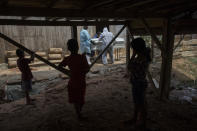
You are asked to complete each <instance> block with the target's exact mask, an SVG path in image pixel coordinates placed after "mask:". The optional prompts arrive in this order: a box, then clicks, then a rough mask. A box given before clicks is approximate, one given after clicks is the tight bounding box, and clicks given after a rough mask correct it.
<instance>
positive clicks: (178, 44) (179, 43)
mask: <svg viewBox="0 0 197 131" xmlns="http://www.w3.org/2000/svg"><path fill="white" fill-rule="evenodd" d="M184 37H185V35H183V36H181V38H180V40H179V42H178V43H177V45H176V46H175V47H174V49H173V51H175V50H176V48H177V47H179V46H180V45H181V42H182V41H183V39H184Z"/></svg>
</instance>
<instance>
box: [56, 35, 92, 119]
mask: <svg viewBox="0 0 197 131" xmlns="http://www.w3.org/2000/svg"><path fill="white" fill-rule="evenodd" d="M67 46H68V50H69V51H70V52H71V55H70V56H68V57H65V58H64V60H63V61H62V62H61V63H60V64H59V66H60V67H62V66H68V67H69V69H70V72H71V76H70V80H69V82H68V97H69V103H73V104H74V107H75V110H76V113H77V116H78V118H79V119H80V118H81V111H82V107H83V105H84V103H85V90H86V80H85V77H86V73H88V71H89V65H88V62H87V60H86V56H85V55H84V54H83V55H80V54H78V50H79V47H78V42H77V40H75V39H70V40H68V42H67Z"/></svg>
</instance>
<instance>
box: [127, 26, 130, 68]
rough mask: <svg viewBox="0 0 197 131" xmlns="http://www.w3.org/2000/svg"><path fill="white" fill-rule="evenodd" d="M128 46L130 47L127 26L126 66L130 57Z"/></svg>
mask: <svg viewBox="0 0 197 131" xmlns="http://www.w3.org/2000/svg"><path fill="white" fill-rule="evenodd" d="M130 48H131V47H130V35H129V29H128V27H127V30H126V64H127V68H128V64H129V60H130V57H131V53H130Z"/></svg>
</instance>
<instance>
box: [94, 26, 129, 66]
mask: <svg viewBox="0 0 197 131" xmlns="http://www.w3.org/2000/svg"><path fill="white" fill-rule="evenodd" d="M125 27H126V25H124V26H123V27H122V28H121V29H120V31H119V32H118V33H117V34H116V35H115V37H114V38H113V39H112V40H111V41H110V42H109V44H108V45H107V46H106V47H105V49H104V50H102V52H101V53H100V54H99V55H98V57H97V58H96V59H95V60H94V61H93V62H92V64H91V65H90V68H92V67H93V65H94V64H95V63H96V62H97V60H98V59H100V57H101V56H102V55H103V53H104V52H105V51H106V50H107V49H108V48H109V47H110V46H111V44H112V43H113V42H114V41H115V40H116V38H117V37H118V36H119V35H120V33H121V32H122V31H123V30H124V29H125Z"/></svg>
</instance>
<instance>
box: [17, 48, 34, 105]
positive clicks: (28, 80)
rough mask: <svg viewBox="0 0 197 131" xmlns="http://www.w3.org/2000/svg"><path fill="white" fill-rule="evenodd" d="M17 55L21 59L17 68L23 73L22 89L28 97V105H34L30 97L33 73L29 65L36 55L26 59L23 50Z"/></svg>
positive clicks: (18, 51) (19, 50)
mask: <svg viewBox="0 0 197 131" xmlns="http://www.w3.org/2000/svg"><path fill="white" fill-rule="evenodd" d="M16 55H17V56H18V57H19V58H18V60H17V66H18V68H19V70H20V71H21V73H22V74H21V80H22V82H21V87H22V90H24V91H25V96H26V104H27V105H29V104H32V101H31V99H30V96H29V91H31V90H32V78H33V75H32V72H31V69H30V68H29V65H28V64H29V63H31V61H33V60H34V55H32V56H31V58H30V59H27V58H24V51H23V50H21V49H17V50H16Z"/></svg>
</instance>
